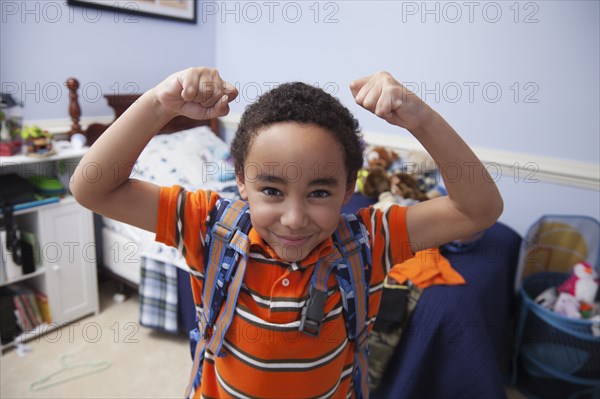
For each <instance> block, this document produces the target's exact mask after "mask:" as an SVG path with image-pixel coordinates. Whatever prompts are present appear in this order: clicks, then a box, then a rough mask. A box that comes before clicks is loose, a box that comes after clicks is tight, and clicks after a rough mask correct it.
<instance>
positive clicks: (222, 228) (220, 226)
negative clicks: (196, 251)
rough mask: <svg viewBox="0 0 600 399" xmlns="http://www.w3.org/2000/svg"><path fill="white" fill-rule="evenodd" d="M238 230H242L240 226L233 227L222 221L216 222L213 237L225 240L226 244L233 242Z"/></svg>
mask: <svg viewBox="0 0 600 399" xmlns="http://www.w3.org/2000/svg"><path fill="white" fill-rule="evenodd" d="M238 230H240V228H239V227H238V226H235V227H234V228H231V227H229V226H227V225H225V224H224V223H222V222H220V221H219V222H216V223H215V224H214V226H213V228H212V232H213V237H215V238H217V239H219V240H221V241H223V242H224V243H226V244H229V243H230V242H231V240H232V239H233V237H234V236H235V234H236V233H237V232H238Z"/></svg>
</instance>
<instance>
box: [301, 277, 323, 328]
mask: <svg viewBox="0 0 600 399" xmlns="http://www.w3.org/2000/svg"><path fill="white" fill-rule="evenodd" d="M326 299H327V293H326V292H322V291H319V290H317V289H316V288H314V287H313V286H311V287H310V292H309V295H308V300H307V301H306V305H304V308H303V309H302V317H301V319H300V327H299V328H298V330H300V331H302V332H303V333H305V334H308V335H312V336H313V337H318V336H319V332H320V330H321V324H323V314H324V313H325V300H326Z"/></svg>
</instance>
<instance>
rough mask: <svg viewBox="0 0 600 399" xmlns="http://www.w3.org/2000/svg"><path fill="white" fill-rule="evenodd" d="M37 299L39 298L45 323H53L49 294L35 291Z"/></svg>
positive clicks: (39, 305) (38, 301)
mask: <svg viewBox="0 0 600 399" xmlns="http://www.w3.org/2000/svg"><path fill="white" fill-rule="evenodd" d="M35 299H36V300H37V303H38V307H39V309H40V312H41V314H42V321H43V322H44V323H51V322H52V314H51V313H50V304H49V303H48V296H47V295H46V294H44V293H43V292H39V291H37V292H36V293H35Z"/></svg>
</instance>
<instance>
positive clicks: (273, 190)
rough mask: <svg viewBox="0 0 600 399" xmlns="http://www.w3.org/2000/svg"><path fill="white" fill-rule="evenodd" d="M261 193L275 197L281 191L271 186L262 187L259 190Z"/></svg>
mask: <svg viewBox="0 0 600 399" xmlns="http://www.w3.org/2000/svg"><path fill="white" fill-rule="evenodd" d="M260 191H261V192H262V193H263V194H265V195H266V196H269V197H276V196H279V195H281V191H279V190H277V189H276V188H273V187H266V188H263V189H262V190H260Z"/></svg>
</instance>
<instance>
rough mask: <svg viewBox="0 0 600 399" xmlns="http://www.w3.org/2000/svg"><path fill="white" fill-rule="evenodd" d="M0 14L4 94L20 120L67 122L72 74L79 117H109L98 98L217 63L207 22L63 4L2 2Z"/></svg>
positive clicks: (140, 89) (136, 89)
mask: <svg viewBox="0 0 600 399" xmlns="http://www.w3.org/2000/svg"><path fill="white" fill-rule="evenodd" d="M109 3H110V2H109ZM133 4H134V3H133V2H131V5H133ZM0 12H1V16H0V21H1V26H0V82H1V84H2V91H3V92H11V93H14V95H15V97H17V98H18V99H21V100H22V101H23V102H24V103H25V110H24V111H25V115H24V116H25V119H34V120H37V119H55V118H66V117H68V114H67V107H68V92H67V89H66V88H65V87H64V82H65V80H66V79H67V78H68V77H70V76H74V77H76V78H77V79H79V81H80V83H81V89H80V90H81V95H80V101H81V106H82V112H83V115H85V116H98V115H102V116H105V115H111V114H112V111H111V110H110V108H108V106H107V105H106V102H105V99H104V98H103V97H102V96H103V95H104V94H117V93H131V92H143V91H145V90H147V89H149V88H150V87H152V86H153V85H155V84H156V83H158V82H159V81H160V80H162V79H163V78H164V77H166V76H167V75H168V74H170V73H172V72H174V71H176V70H179V69H183V68H186V67H188V66H193V65H214V63H215V52H214V47H215V25H214V23H212V21H206V22H202V23H197V24H195V25H194V24H188V23H181V22H176V21H170V20H162V19H155V18H149V17H144V16H132V15H130V14H126V13H124V12H118V11H117V12H113V11H106V10H96V9H90V8H82V7H72V6H68V5H67V4H66V1H65V0H59V1H46V0H43V1H41V0H40V1H9V0H0Z"/></svg>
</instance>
